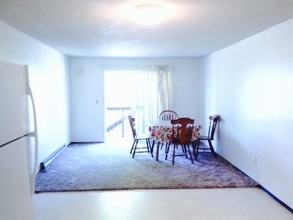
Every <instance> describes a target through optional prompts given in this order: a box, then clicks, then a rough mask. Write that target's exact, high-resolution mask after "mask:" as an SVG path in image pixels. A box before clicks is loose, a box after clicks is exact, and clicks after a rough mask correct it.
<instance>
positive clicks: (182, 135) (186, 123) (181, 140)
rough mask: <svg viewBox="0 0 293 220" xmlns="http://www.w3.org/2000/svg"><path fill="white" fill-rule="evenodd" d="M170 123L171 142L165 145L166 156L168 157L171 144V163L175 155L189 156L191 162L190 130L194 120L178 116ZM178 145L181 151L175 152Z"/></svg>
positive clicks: (173, 161)
mask: <svg viewBox="0 0 293 220" xmlns="http://www.w3.org/2000/svg"><path fill="white" fill-rule="evenodd" d="M171 124H172V138H171V144H167V145H166V157H165V159H166V160H167V159H168V155H169V149H170V146H171V145H173V152H172V164H173V165H174V163H175V157H177V156H185V157H186V158H188V156H189V158H190V160H191V163H193V158H192V153H191V150H190V145H191V137H192V131H193V127H194V125H193V124H194V120H193V119H190V118H178V119H174V120H171ZM178 146H181V147H182V152H181V151H180V153H179V152H177V151H176V149H178Z"/></svg>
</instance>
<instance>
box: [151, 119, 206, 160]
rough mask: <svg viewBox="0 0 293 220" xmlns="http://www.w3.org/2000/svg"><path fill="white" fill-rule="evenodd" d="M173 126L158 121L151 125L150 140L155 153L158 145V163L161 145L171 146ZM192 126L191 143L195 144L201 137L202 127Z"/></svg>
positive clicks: (168, 122)
mask: <svg viewBox="0 0 293 220" xmlns="http://www.w3.org/2000/svg"><path fill="white" fill-rule="evenodd" d="M172 126H173V125H172V124H171V121H162V120H158V121H152V122H150V123H149V132H150V138H151V140H152V146H151V151H152V153H153V151H154V148H155V144H156V161H158V160H159V151H160V146H161V144H169V143H170V142H171V140H172V135H173V134H172V132H173V129H172ZM191 126H193V130H192V137H191V141H192V142H194V141H196V139H197V137H198V136H199V135H200V133H199V131H200V129H201V126H200V125H195V124H192V125H191Z"/></svg>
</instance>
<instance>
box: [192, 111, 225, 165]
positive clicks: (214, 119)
mask: <svg viewBox="0 0 293 220" xmlns="http://www.w3.org/2000/svg"><path fill="white" fill-rule="evenodd" d="M219 119H220V116H219V115H211V116H210V117H209V120H210V123H209V130H208V134H207V135H206V136H203V135H199V136H198V137H197V140H196V142H195V145H196V152H195V151H194V157H195V159H197V156H198V153H199V151H201V152H212V153H213V154H214V156H215V158H217V154H216V152H215V149H214V146H213V144H212V141H213V140H214V135H215V131H216V127H217V124H218V121H219ZM204 141H207V142H208V146H206V145H205V144H204Z"/></svg>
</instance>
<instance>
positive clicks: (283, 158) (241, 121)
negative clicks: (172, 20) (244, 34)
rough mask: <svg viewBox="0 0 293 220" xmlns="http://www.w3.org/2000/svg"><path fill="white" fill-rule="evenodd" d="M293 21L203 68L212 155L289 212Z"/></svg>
mask: <svg viewBox="0 0 293 220" xmlns="http://www.w3.org/2000/svg"><path fill="white" fill-rule="evenodd" d="M292 39H293V19H292V20H289V21H287V22H284V23H282V24H280V25H277V26H275V27H273V28H271V29H268V30H266V31H264V32H262V33H259V34H257V35H255V36H253V37H250V38H248V39H246V40H244V41H242V42H239V43H237V44H235V45H232V46H230V47H228V48H226V49H223V50H221V51H219V52H216V53H214V54H212V55H210V56H208V57H206V58H203V60H202V63H203V65H204V66H205V74H206V75H205V76H206V86H207V88H206V91H207V93H206V114H210V113H218V114H220V115H221V118H222V120H221V122H220V126H219V130H218V139H217V140H218V141H217V142H216V143H217V144H216V146H217V151H218V152H219V153H220V154H222V155H223V156H224V157H225V158H227V159H228V160H229V161H231V162H232V163H233V164H235V165H236V166H237V167H239V168H240V169H241V170H243V171H244V172H245V173H247V174H248V175H249V176H251V177H252V178H254V179H255V180H256V181H258V182H259V183H260V184H261V185H262V186H263V187H265V188H266V189H267V190H269V191H270V192H271V193H273V194H274V195H275V196H277V197H278V198H279V199H281V200H282V201H283V202H285V203H286V204H287V205H289V206H290V207H293V187H292V186H293V175H292V174H293V172H292V167H293V160H292V156H293V135H292V131H293V41H292Z"/></svg>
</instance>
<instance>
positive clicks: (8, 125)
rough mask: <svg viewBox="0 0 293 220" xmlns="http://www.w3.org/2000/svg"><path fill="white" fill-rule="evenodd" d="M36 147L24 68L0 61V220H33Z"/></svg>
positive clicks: (35, 134)
mask: <svg viewBox="0 0 293 220" xmlns="http://www.w3.org/2000/svg"><path fill="white" fill-rule="evenodd" d="M37 145H38V136H37V126H36V117H35V110H34V100H33V97H32V94H31V90H30V87H29V83H28V73H27V67H26V66H24V65H17V64H12V63H7V62H3V61H0V219H3V220H33V219H34V211H33V194H34V184H35V175H36V167H37V166H36V165H37V147H38V146H37Z"/></svg>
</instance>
